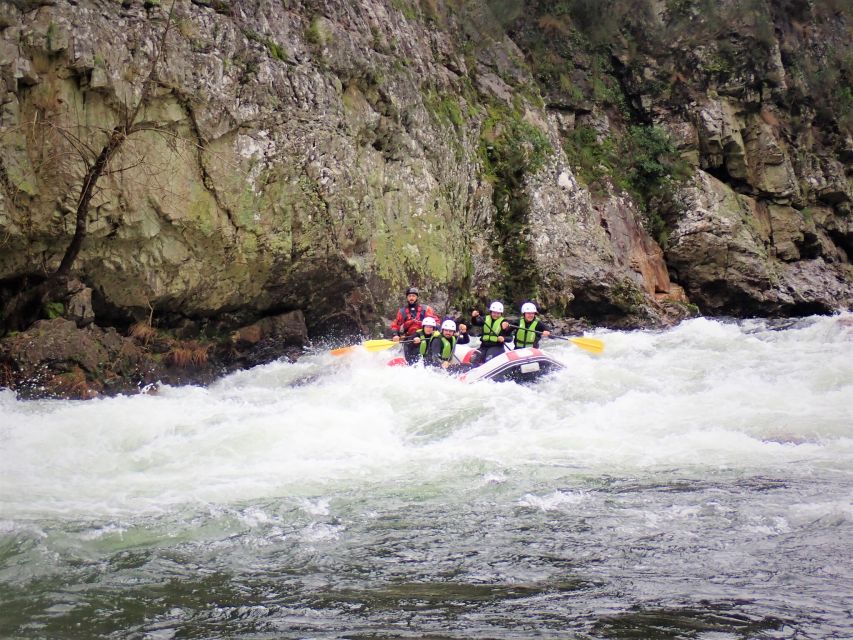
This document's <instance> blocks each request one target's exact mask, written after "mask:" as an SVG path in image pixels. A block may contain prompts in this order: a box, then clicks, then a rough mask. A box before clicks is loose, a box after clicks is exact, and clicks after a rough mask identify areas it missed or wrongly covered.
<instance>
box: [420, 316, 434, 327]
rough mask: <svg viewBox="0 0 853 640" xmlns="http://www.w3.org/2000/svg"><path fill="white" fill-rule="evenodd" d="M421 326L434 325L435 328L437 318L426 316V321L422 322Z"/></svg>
mask: <svg viewBox="0 0 853 640" xmlns="http://www.w3.org/2000/svg"><path fill="white" fill-rule="evenodd" d="M421 326H422V327H432V328H433V329H435V318H433V317H432V316H427V317H426V318H424V321H423V322H421Z"/></svg>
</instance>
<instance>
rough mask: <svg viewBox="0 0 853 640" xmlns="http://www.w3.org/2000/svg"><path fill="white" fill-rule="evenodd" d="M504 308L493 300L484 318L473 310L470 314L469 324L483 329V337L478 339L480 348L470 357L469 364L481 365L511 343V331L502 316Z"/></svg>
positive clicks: (500, 352) (500, 303)
mask: <svg viewBox="0 0 853 640" xmlns="http://www.w3.org/2000/svg"><path fill="white" fill-rule="evenodd" d="M503 313H504V306H503V303H502V302H498V301H497V300H495V301H494V302H493V303H492V304H490V305H489V315H488V316H486V317H485V318H484V317H483V316H481V315H480V312H479V311H477V310H476V309H474V311H472V312H471V324H472V325H474V326H476V327H483V335H482V337H481V338H480V347H479V348H478V349H477V351H476V352H474V354H472V356H471V364H482V363H484V362H487V361H489V360H491V359H492V358H494V357H495V356H497V355H500V354H502V353H503V352H504V350H505V349H504V346H505V345H506V346H509V343H511V342H512V332H513V329H512V328H511V327H510V326H509V322H507V320H506V318H504V316H503Z"/></svg>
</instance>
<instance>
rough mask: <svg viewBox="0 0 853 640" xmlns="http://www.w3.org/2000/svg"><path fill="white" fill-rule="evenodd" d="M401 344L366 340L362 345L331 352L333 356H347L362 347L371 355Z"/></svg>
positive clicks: (339, 348)
mask: <svg viewBox="0 0 853 640" xmlns="http://www.w3.org/2000/svg"><path fill="white" fill-rule="evenodd" d="M396 344H399V343H398V342H394V341H393V340H365V341H364V342H362V343H361V344H354V345H352V346H349V347H338V348H337V349H332V350H331V351H329V353H331V354H332V355H333V356H338V357H339V356H345V355H346V354H348V353H352V352H353V351H355V350H356V349H358V348H360V347H364V348H365V349H367V350H368V351H370V352H371V353H372V352H374V351H385V349H390V348H391V347H393V346H394V345H396Z"/></svg>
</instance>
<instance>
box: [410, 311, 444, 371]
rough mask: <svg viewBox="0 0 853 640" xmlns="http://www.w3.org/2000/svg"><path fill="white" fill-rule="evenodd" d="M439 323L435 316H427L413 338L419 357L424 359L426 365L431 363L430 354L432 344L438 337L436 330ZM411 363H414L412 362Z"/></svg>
mask: <svg viewBox="0 0 853 640" xmlns="http://www.w3.org/2000/svg"><path fill="white" fill-rule="evenodd" d="M437 324H438V323H437V322H436V321H435V318H433V317H432V316H427V317H426V318H424V320H423V322H422V323H421V328H420V329H418V330H417V331H415V337H414V338H412V344H413V345H415V346H417V348H418V359H421V360H423V362H424V364H425V365H426V364H429V362H428V360H429V359H430V358H431V357H432V356H431V355H430V353H431V352H430V345H431V344H432V343H433V342H434V341H435V339H436V338H437V337H438V333H437V332H436V330H435V328H436V326H437ZM403 346H406V345H403ZM409 364H412V363H411V362H410V363H409Z"/></svg>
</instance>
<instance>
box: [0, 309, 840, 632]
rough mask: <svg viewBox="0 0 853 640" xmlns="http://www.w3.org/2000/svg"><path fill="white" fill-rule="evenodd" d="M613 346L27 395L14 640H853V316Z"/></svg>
mask: <svg viewBox="0 0 853 640" xmlns="http://www.w3.org/2000/svg"><path fill="white" fill-rule="evenodd" d="M593 335H594V336H595V337H597V338H600V339H602V340H603V341H604V342H605V344H606V349H605V352H604V354H603V355H601V356H598V357H595V356H592V355H590V354H588V353H585V352H584V351H582V350H580V349H578V348H576V347H574V346H572V345H570V344H568V343H565V342H558V341H550V342H548V343H543V348H545V349H547V350H548V351H549V353H552V354H553V355H554V356H555V357H557V358H559V359H560V360H562V361H563V362H564V363H565V364H566V365H567V368H566V369H565V370H564V371H560V372H558V373H556V374H553V375H551V376H549V377H547V378H545V379H543V380H541V381H540V382H539V383H537V384H536V385H530V386H521V385H517V384H514V383H502V384H498V383H492V382H481V383H477V384H470V385H466V384H463V383H460V382H459V381H457V380H456V379H454V378H450V377H447V376H445V375H443V374H441V373H438V372H434V371H426V370H422V369H406V368H398V367H393V368H392V367H387V366H385V362H386V361H387V360H388V359H389V358H390V357H393V355H395V354H394V352H393V351H388V352H382V353H374V354H370V353H360V352H359V353H355V354H353V355H352V356H349V357H345V358H333V357H332V356H330V355H329V354H328V352H327V351H324V350H322V349H319V348H318V349H316V350H315V351H313V352H312V353H310V354H308V355H306V356H304V357H303V358H302V359H301V360H300V361H299V362H297V363H294V364H290V363H284V362H276V363H272V364H269V365H265V366H261V367H256V368H254V369H251V370H248V371H243V372H240V373H236V374H233V375H230V376H228V377H226V378H223V379H222V380H220V381H218V382H217V383H216V384H214V385H212V386H210V387H208V388H198V387H182V388H169V387H165V388H163V389H161V390H160V392H159V393H158V394H157V395H137V396H132V397H115V398H104V399H98V400H90V401H21V400H17V399H16V398H15V397H14V395H13V394H12V393H11V392H9V391H0V638H81V639H82V638H87V639H88V638H140V639H143V638H145V639H149V638H150V639H157V640H167V639H171V638H223V637H228V638H264V639H266V638H270V639H271V638H342V637H346V638H378V637H382V638H414V637H422V636H429V637H430V638H530V637H534V636H536V637H549V638H582V639H589V638H696V639H701V640H729V639H732V640H734V639H741V638H750V639H753V638H774V639H779V638H791V639H794V638H796V639H811V638H814V639H826V638H838V639H841V638H848V639H849V638H851V637H853V553H851V549H853V314H849V313H848V314H842V315H837V316H832V317H811V318H805V319H800V320H791V321H785V322H779V321H777V322H772V321H767V320H746V321H738V322H735V321H725V320H712V319H702V318H700V319H694V320H690V321H687V322H684V323H682V324H680V325H679V326H677V327H675V328H672V329H669V330H665V331H636V332H616V331H603V330H600V331H597V332H595V333H594V334H593Z"/></svg>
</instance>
